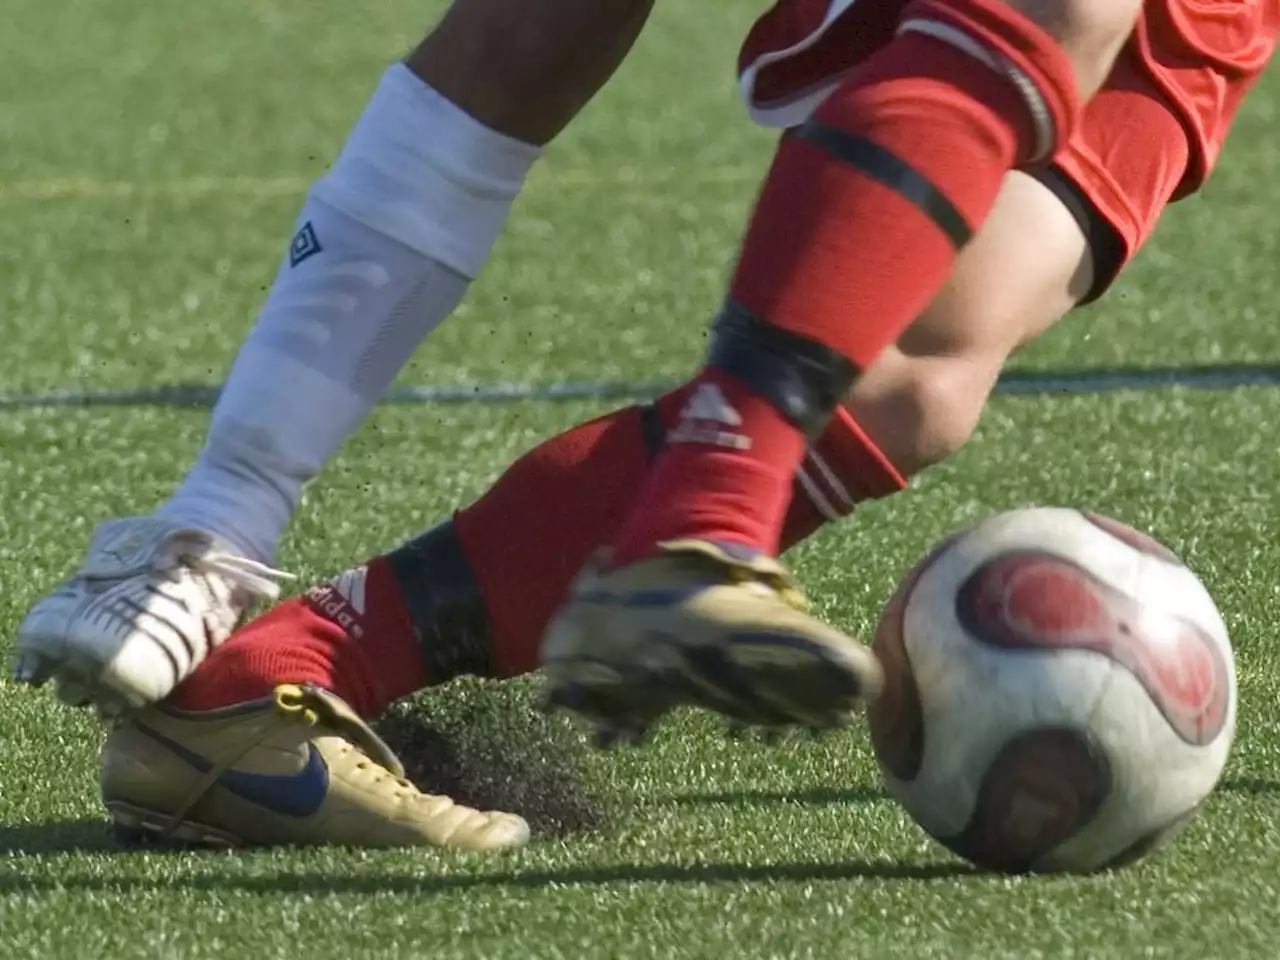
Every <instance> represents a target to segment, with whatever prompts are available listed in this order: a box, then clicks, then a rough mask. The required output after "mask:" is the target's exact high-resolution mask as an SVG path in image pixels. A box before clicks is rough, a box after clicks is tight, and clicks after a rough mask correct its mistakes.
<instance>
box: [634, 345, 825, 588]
mask: <svg viewBox="0 0 1280 960" xmlns="http://www.w3.org/2000/svg"><path fill="white" fill-rule="evenodd" d="M686 393H687V396H688V400H687V401H686V403H685V405H684V407H683V408H682V409H681V411H680V414H679V420H678V422H677V423H676V425H675V426H674V427H673V428H671V429H670V430H668V431H667V444H668V446H667V448H666V450H665V451H663V454H662V456H661V457H660V458H659V460H658V463H657V465H656V466H655V467H654V470H653V471H651V472H650V477H649V479H648V481H647V482H646V483H645V484H644V485H643V486H642V487H641V492H640V494H639V497H638V499H637V500H636V501H635V502H633V503H632V505H631V509H630V510H629V511H628V514H627V516H628V518H629V520H628V521H627V522H626V523H624V525H623V527H622V529H621V531H620V532H619V534H618V536H617V538H616V539H615V541H614V555H613V558H612V560H613V562H614V563H616V564H625V563H629V562H631V561H632V560H635V559H638V558H639V557H642V556H644V555H645V554H647V553H650V552H651V551H652V549H653V547H654V545H655V544H656V543H658V542H659V541H664V540H683V539H686V538H697V539H702V540H714V541H716V542H719V543H728V544H736V545H741V546H745V547H750V548H753V549H758V550H766V551H768V552H770V553H773V554H776V553H777V552H778V550H779V543H778V538H779V536H780V534H781V532H782V518H783V516H784V515H785V514H786V511H787V506H788V505H789V504H790V502H791V485H792V483H793V482H794V478H795V474H796V467H797V466H799V464H800V460H801V458H802V457H803V456H804V450H805V438H804V434H803V433H801V432H800V430H799V428H797V427H796V426H795V424H793V423H791V421H789V420H788V419H787V418H786V417H784V416H783V415H782V414H781V413H780V412H779V411H778V409H777V408H776V407H774V406H773V404H771V403H770V402H769V401H768V400H766V399H765V398H764V397H762V396H760V395H759V394H757V393H755V392H754V391H752V390H750V389H749V388H748V387H746V386H745V385H743V384H742V383H740V382H738V381H737V380H735V379H734V378H733V377H731V376H729V375H728V374H726V373H724V372H722V371H720V370H717V369H715V368H714V367H706V368H704V369H703V371H702V373H701V374H700V375H699V377H698V378H697V379H695V380H694V381H693V382H692V383H691V384H690V385H689V387H688V389H687V391H686Z"/></svg>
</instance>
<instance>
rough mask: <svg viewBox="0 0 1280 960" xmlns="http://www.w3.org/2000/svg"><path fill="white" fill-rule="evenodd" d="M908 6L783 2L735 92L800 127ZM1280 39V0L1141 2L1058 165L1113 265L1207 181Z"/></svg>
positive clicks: (749, 51) (759, 111) (887, 1)
mask: <svg viewBox="0 0 1280 960" xmlns="http://www.w3.org/2000/svg"><path fill="white" fill-rule="evenodd" d="M908 3H909V0H779V2H777V3H776V4H775V5H774V7H773V9H771V10H770V11H769V12H768V13H766V14H765V15H764V16H763V17H761V18H760V19H759V20H758V21H757V22H756V25H755V26H754V27H753V28H752V30H751V33H750V34H749V35H748V37H747V40H746V43H745V44H744V46H743V48H742V55H741V57H740V59H739V64H738V66H739V74H740V77H741V87H742V95H743V97H744V99H745V100H746V102H747V107H748V109H749V110H750V113H751V116H752V118H753V119H754V120H755V121H756V122H758V123H760V124H763V125H765V126H776V127H790V126H795V125H796V124H798V123H801V122H803V121H804V120H805V119H806V118H807V117H808V116H809V114H810V113H811V112H812V111H813V110H814V109H815V108H816V107H817V105H818V104H819V103H821V102H822V100H823V99H824V98H825V97H826V96H827V95H828V94H830V93H831V91H832V90H833V89H835V87H836V86H838V85H839V83H840V82H841V79H842V78H843V77H844V76H845V75H846V74H848V73H850V72H851V71H852V70H853V69H854V68H855V67H857V65H858V64H859V63H860V62H861V61H862V60H863V59H865V58H866V57H867V56H869V55H870V54H872V53H873V52H875V51H876V50H877V49H878V48H879V47H881V46H883V45H885V44H886V43H888V42H889V41H890V40H891V39H892V38H893V35H894V31H895V30H896V28H897V24H898V20H899V17H900V16H901V15H902V11H903V9H904V8H905V7H906V6H907V5H908ZM1277 32H1280V0H1147V2H1146V5H1145V8H1144V12H1143V15H1142V20H1141V22H1140V23H1139V25H1138V29H1137V30H1136V31H1135V33H1134V36H1133V38H1132V39H1131V40H1130V42H1129V44H1128V46H1127V47H1126V49H1125V51H1124V53H1123V54H1122V55H1121V57H1120V59H1119V61H1118V62H1117V63H1116V66H1115V69H1114V70H1113V71H1112V74H1111V78H1110V79H1109V80H1108V82H1107V85H1106V86H1105V87H1104V88H1103V90H1102V91H1101V92H1099V93H1098V94H1097V96H1095V97H1094V99H1093V100H1092V101H1090V103H1089V105H1088V107H1087V108H1086V110H1085V115H1084V122H1083V125H1082V127H1081V129H1080V131H1079V132H1078V134H1077V135H1076V137H1075V138H1074V139H1073V140H1072V141H1071V143H1070V144H1069V145H1067V146H1066V147H1065V148H1064V149H1063V150H1062V151H1060V153H1059V155H1058V156H1057V157H1056V158H1055V159H1054V166H1055V167H1056V168H1058V169H1059V170H1060V171H1061V172H1062V173H1064V174H1065V175H1066V176H1067V177H1068V178H1069V179H1070V180H1071V181H1072V182H1073V183H1074V184H1075V186H1076V188H1077V189H1078V190H1079V192H1080V193H1081V194H1083V196H1084V198H1085V199H1086V200H1087V201H1088V202H1089V204H1090V205H1091V206H1092V207H1093V208H1094V209H1095V210H1096V212H1097V213H1098V214H1099V215H1101V216H1102V217H1103V219H1105V220H1106V221H1107V222H1108V223H1109V224H1110V225H1111V227H1112V228H1113V229H1114V230H1115V233H1116V235H1117V237H1118V239H1119V240H1120V243H1121V244H1122V247H1123V249H1122V251H1121V252H1120V257H1119V260H1120V263H1119V264H1117V266H1119V265H1122V264H1123V262H1124V261H1126V260H1128V259H1129V258H1130V257H1132V256H1133V254H1134V253H1136V252H1137V250H1138V249H1139V248H1140V247H1141V246H1142V244H1143V243H1145V242H1146V240H1147V238H1148V237H1149V236H1150V235H1151V232H1152V230H1153V229H1155V225H1156V222H1157V221H1158V220H1159V219H1160V215H1161V214H1162V213H1163V212H1164V208H1165V206H1166V205H1167V204H1169V203H1170V202H1172V201H1174V200H1178V199H1181V198H1182V197H1185V196H1187V195H1188V194H1191V193H1194V192H1195V191H1196V190H1197V189H1199V187H1200V185H1201V184H1203V183H1204V181H1205V178H1207V177H1208V176H1209V174H1210V172H1211V171H1212V170H1213V166H1214V164H1215V163H1216V162H1217V159H1218V154H1219V153H1220V152H1221V150H1222V144H1223V142H1224V141H1225V140H1226V137H1227V132H1228V130H1229V129H1230V127H1231V123H1232V121H1233V120H1234V119H1235V116H1236V112H1237V111H1238V110H1239V108H1240V104H1241V103H1242V102H1243V100H1244V98H1245V95H1246V94H1247V93H1248V91H1249V90H1250V88H1252V86H1253V84H1254V83H1255V82H1256V81H1257V79H1258V77H1259V76H1260V75H1261V74H1262V71H1263V69H1264V68H1265V67H1266V65H1267V63H1268V61H1269V60H1270V59H1271V55H1272V52H1273V51H1274V49H1275V45H1276V36H1277Z"/></svg>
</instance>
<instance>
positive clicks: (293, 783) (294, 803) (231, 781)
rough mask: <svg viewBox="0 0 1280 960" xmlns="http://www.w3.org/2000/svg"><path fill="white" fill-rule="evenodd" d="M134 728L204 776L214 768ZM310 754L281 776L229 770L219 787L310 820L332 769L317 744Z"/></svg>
mask: <svg viewBox="0 0 1280 960" xmlns="http://www.w3.org/2000/svg"><path fill="white" fill-rule="evenodd" d="M134 725H135V726H136V727H137V728H138V729H139V730H140V731H141V732H142V733H144V734H146V735H147V736H148V737H150V738H151V739H152V740H154V741H156V742H157V743H159V744H160V745H162V746H163V747H165V748H166V749H168V750H171V751H173V752H174V753H175V754H177V755H178V756H179V757H181V758H182V759H183V760H184V761H185V762H186V763H189V764H190V765H191V766H192V767H194V768H195V769H196V770H199V771H200V772H201V773H208V772H209V771H210V770H212V769H213V764H211V763H210V762H209V761H208V760H206V759H205V758H204V757H202V756H200V754H198V753H195V752H193V751H191V750H188V749H187V748H186V747H184V746H183V745H182V744H180V743H178V742H176V741H174V740H170V739H169V738H168V737H166V736H165V735H164V734H162V733H160V732H158V731H156V730H153V729H151V728H150V727H148V726H146V725H145V724H141V723H138V722H137V721H134ZM307 752H308V755H307V765H306V766H305V767H303V768H302V769H301V770H300V771H299V772H297V773H290V774H285V775H278V774H269V773H243V772H241V771H238V770H228V771H227V772H226V773H224V774H222V775H221V776H220V777H218V781H217V782H218V786H220V787H222V788H223V789H225V790H228V791H230V792H231V793H234V794H235V795H236V796H237V797H239V798H240V799H242V800H247V801H248V802H249V803H252V804H255V805H256V806H259V807H262V808H264V809H266V810H270V811H271V812H272V813H278V814H281V815H282V816H286V817H309V816H311V814H313V813H315V812H316V811H317V810H319V809H320V807H321V806H322V805H323V804H324V798H325V797H326V796H328V794H329V766H328V764H326V763H325V762H324V758H323V757H321V756H320V751H319V750H318V749H316V745H315V744H314V743H309V744H307Z"/></svg>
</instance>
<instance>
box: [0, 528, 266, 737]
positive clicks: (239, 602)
mask: <svg viewBox="0 0 1280 960" xmlns="http://www.w3.org/2000/svg"><path fill="white" fill-rule="evenodd" d="M284 579H289V578H288V577H287V575H286V574H283V573H280V572H279V571H276V570H272V569H271V568H270V567H268V566H266V565H264V564H261V563H258V562H256V561H253V560H249V559H247V558H245V557H242V556H238V555H237V554H236V553H235V552H234V550H232V549H231V548H229V547H228V545H227V544H225V543H223V542H222V541H220V540H218V539H217V538H215V537H213V536H211V535H210V534H207V533H204V532H202V531H199V530H192V529H190V528H187V527H184V526H182V525H180V524H175V523H173V522H171V521H168V520H162V519H159V518H157V517H131V518H127V519H123V520H111V521H108V522H107V523H104V524H102V526H100V527H99V528H98V529H97V531H96V532H95V533H94V536H93V542H92V544H90V547H89V556H88V558H87V559H86V560H85V562H84V564H83V566H81V567H80V569H79V570H78V571H76V574H75V576H74V577H72V578H71V580H69V581H68V582H67V583H65V584H63V586H61V587H60V588H58V590H57V591H56V592H54V593H53V594H51V595H50V596H48V597H46V598H45V599H44V600H41V601H40V602H39V603H37V604H36V605H35V607H34V608H32V610H31V612H30V613H28V614H27V617H26V619H25V620H24V621H23V622H22V626H20V627H19V628H18V657H17V665H16V667H15V670H14V678H15V679H16V680H18V681H21V682H23V683H30V684H33V685H36V686H39V685H41V684H44V683H46V682H47V681H49V680H50V679H53V680H55V681H56V682H57V687H58V697H59V699H61V700H63V701H65V702H66V703H69V704H72V705H74V706H84V705H86V704H88V703H91V702H92V703H94V704H95V705H96V706H97V707H98V708H99V710H101V711H102V712H103V713H105V714H115V713H119V712H120V711H121V710H122V709H124V708H127V707H140V706H144V705H146V704H149V703H154V702H156V701H157V700H161V699H163V698H164V697H165V696H167V695H168V694H169V692H170V691H171V690H173V688H174V687H176V686H177V685H178V684H179V683H180V682H181V681H182V680H184V679H185V678H186V677H187V676H188V675H189V674H190V673H191V672H192V671H193V670H194V669H195V668H196V666H197V665H199V663H200V662H201V661H202V660H204V658H205V657H207V656H208V655H209V652H210V651H211V650H213V648H214V647H216V646H217V645H218V644H220V643H221V642H222V641H223V640H225V639H226V638H227V637H228V636H230V635H231V632H232V631H233V630H234V629H235V628H236V625H237V624H238V622H239V621H240V619H241V617H243V616H244V615H245V614H246V613H248V612H249V610H250V609H251V608H252V607H253V606H254V605H255V604H257V603H258V602H260V601H265V600H274V599H275V598H276V597H277V596H279V593H280V586H279V583H280V581H281V580H284Z"/></svg>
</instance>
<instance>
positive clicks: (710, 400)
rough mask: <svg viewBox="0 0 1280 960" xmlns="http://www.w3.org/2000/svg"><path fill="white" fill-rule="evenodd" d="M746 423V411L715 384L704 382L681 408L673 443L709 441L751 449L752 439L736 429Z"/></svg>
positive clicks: (718, 444)
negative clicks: (744, 418) (732, 401)
mask: <svg viewBox="0 0 1280 960" xmlns="http://www.w3.org/2000/svg"><path fill="white" fill-rule="evenodd" d="M740 426H742V414H740V413H739V412H738V411H737V410H736V409H734V406H733V404H731V403H730V402H729V401H728V400H726V399H725V395H724V392H723V391H722V390H721V389H720V388H719V387H718V386H716V385H715V384H714V383H702V384H699V385H698V388H697V389H696V390H694V392H693V395H692V396H691V397H689V399H688V401H687V402H686V403H685V405H684V409H683V410H681V411H680V422H679V423H678V424H676V426H675V429H673V430H672V431H671V433H670V434H669V435H668V437H667V440H668V441H669V442H670V443H706V444H710V445H712V446H716V447H728V448H730V449H732V450H750V449H751V438H750V437H748V436H745V435H744V434H741V433H738V432H737V431H736V430H735V429H734V428H736V427H740Z"/></svg>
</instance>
